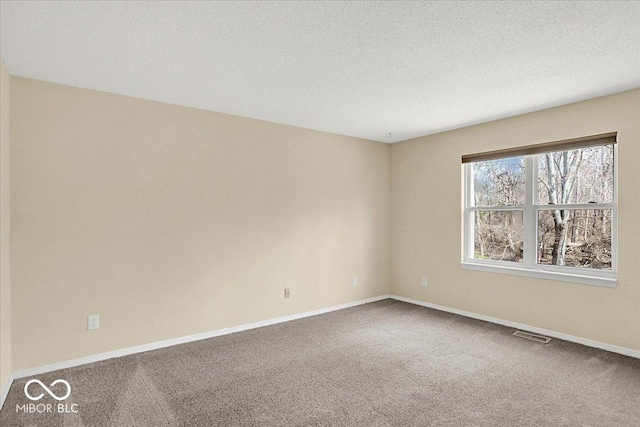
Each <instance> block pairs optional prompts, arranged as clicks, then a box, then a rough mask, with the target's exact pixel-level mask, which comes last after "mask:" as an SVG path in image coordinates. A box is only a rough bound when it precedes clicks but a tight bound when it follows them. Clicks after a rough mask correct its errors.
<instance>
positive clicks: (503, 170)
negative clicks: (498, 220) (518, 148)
mask: <svg viewBox="0 0 640 427" xmlns="http://www.w3.org/2000/svg"><path fill="white" fill-rule="evenodd" d="M472 168H473V193H474V202H475V206H522V205H524V191H525V190H524V157H511V158H508V159H499V160H487V161H484V162H475V163H472Z"/></svg>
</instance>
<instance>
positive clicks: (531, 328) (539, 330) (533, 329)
mask: <svg viewBox="0 0 640 427" xmlns="http://www.w3.org/2000/svg"><path fill="white" fill-rule="evenodd" d="M389 297H390V298H392V299H395V300H398V301H404V302H408V303H410V304H415V305H421V306H423V307H428V308H433V309H436V310H440V311H446V312H448V313H453V314H459V315H460V316H465V317H471V318H472V319H478V320H484V321H485V322H490V323H497V324H498V325H502V326H508V327H510V328H514V329H522V330H525V331H528V332H533V333H536V334H539V335H546V336H549V337H552V338H557V339H560V340H564V341H571V342H574V343H577V344H582V345H586V346H588V347H594V348H599V349H601V350H606V351H610V352H612V353H618V354H623V355H625V356H630V357H635V358H637V359H640V350H632V349H630V348H625V347H618V346H616V345H612V344H606V343H603V342H599V341H593V340H589V339H586V338H580V337H576V336H573V335H568V334H563V333H562V332H555V331H550V330H548V329H542V328H536V327H535V326H529V325H525V324H522V323H516V322H512V321H510V320H502V319H498V318H496V317H491V316H485V315H483V314H476V313H472V312H470V311H464V310H458V309H457V308H451V307H445V306H443V305H438V304H432V303H430V302H424V301H420V300H416V299H411V298H405V297H401V296H398V295H390V296H389Z"/></svg>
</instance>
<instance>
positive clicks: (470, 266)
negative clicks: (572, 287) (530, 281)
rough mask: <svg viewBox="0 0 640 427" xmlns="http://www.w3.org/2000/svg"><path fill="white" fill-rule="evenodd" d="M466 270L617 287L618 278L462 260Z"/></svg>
mask: <svg viewBox="0 0 640 427" xmlns="http://www.w3.org/2000/svg"><path fill="white" fill-rule="evenodd" d="M461 265H462V268H464V269H465V270H478V271H488V272H491V273H500V274H513V275H516V276H526V277H535V278H537V279H547V280H559V281H562V282H573V283H582V284H585V285H595V286H605V287H607V288H615V287H616V286H617V284H618V279H614V278H608V277H597V276H585V275H581V274H571V273H559V272H555V271H546V270H530V269H527V268H518V267H507V266H501V265H488V264H480V263H475V262H462V263H461Z"/></svg>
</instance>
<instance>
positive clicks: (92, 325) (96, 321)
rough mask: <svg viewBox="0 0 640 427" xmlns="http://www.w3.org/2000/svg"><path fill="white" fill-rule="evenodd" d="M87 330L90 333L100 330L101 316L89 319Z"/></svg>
mask: <svg viewBox="0 0 640 427" xmlns="http://www.w3.org/2000/svg"><path fill="white" fill-rule="evenodd" d="M87 329H88V330H90V331H92V330H94V329H100V316H98V315H95V316H89V317H87Z"/></svg>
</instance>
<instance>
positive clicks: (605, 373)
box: [0, 300, 640, 427]
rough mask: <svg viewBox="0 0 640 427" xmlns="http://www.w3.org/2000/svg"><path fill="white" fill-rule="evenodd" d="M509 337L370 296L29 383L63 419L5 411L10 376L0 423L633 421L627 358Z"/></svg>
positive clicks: (16, 387)
mask: <svg viewBox="0 0 640 427" xmlns="http://www.w3.org/2000/svg"><path fill="white" fill-rule="evenodd" d="M512 333H513V330H512V329H509V328H506V327H502V326H498V325H494V324H491V323H485V322H481V321H477V320H472V319H467V318H465V317H460V316H456V315H452V314H448V313H442V312H438V311H435V310H431V309H427V308H423V307H418V306H414V305H411V304H406V303H402V302H398V301H394V300H384V301H380V302H376V303H372V304H367V305H364V306H359V307H355V308H350V309H346V310H341V311H337V312H333V313H328V314H324V315H321V316H315V317H310V318H306V319H302V320H297V321H293V322H288V323H283V324H279V325H274V326H269V327H265V328H260V329H254V330H251V331H246V332H240V333H236V334H232V335H227V336H223V337H218V338H212V339H208V340H204V341H199V342H194V343H189V344H183V345H179V346H175V347H170V348H166V349H161V350H156V351H151V352H147V353H141V354H137V355H133V356H127V357H122V358H118V359H111V360H108V361H104V362H98V363H94V364H91V365H85V366H81V367H76V368H71V369H64V370H60V371H56V372H52V373H49V374H44V375H39V376H37V378H38V379H40V380H41V381H42V382H43V383H44V384H50V383H51V382H52V381H54V380H56V379H58V378H61V379H65V380H67V381H68V382H69V383H70V384H71V387H72V393H71V396H70V397H69V398H68V399H67V400H66V401H65V403H66V404H67V405H70V404H73V403H75V404H77V405H78V406H77V409H78V413H77V414H73V413H70V414H46V413H45V414H25V413H16V405H22V404H25V403H29V402H30V401H29V400H28V399H27V398H26V397H25V396H24V393H23V388H24V385H25V383H26V382H27V381H28V380H29V379H30V378H25V379H20V380H17V381H15V382H14V384H13V387H12V388H11V390H10V393H9V396H8V398H7V400H6V402H5V405H4V407H3V409H2V411H1V413H0V424H1V425H2V426H12V425H19V426H509V427H514V426H536V427H538V426H563V425H566V426H640V360H638V359H633V358H630V357H625V356H620V355H617V354H613V353H608V352H606V351H601V350H596V349H592V348H589V347H583V346H580V345H577V344H572V343H568V342H564V341H560V340H556V339H554V340H552V341H551V342H550V343H549V344H540V343H536V342H532V341H527V340H524V339H522V338H517V337H514V336H512V335H511V334H512ZM31 387H32V388H30V390H33V392H32V394H38V393H40V392H42V389H41V388H39V386H38V385H32V386H31ZM56 387H59V386H56ZM56 387H54V388H52V390H53V391H54V392H56V393H57V394H58V395H62V394H64V390H63V389H62V390H56ZM38 403H57V402H56V401H54V400H53V398H52V397H51V396H49V395H48V394H46V393H45V396H44V397H43V398H42V399H41V400H40V401H38Z"/></svg>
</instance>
